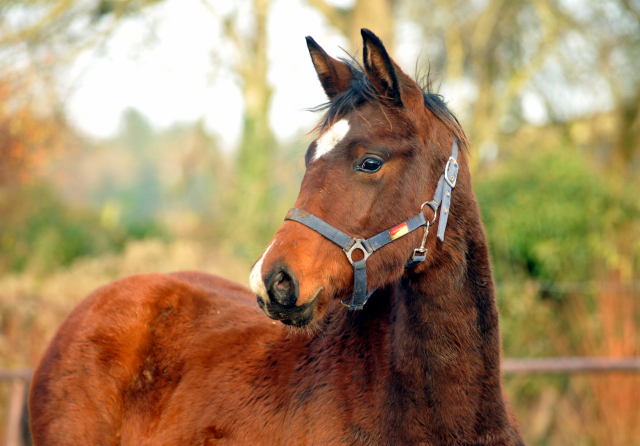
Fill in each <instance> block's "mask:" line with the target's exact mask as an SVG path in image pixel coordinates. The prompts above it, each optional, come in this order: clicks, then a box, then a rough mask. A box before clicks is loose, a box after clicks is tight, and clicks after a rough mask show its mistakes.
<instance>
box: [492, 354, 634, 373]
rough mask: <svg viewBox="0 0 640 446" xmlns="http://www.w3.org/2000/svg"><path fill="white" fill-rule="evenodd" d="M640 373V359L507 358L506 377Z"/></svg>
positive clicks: (504, 362) (575, 357) (579, 357)
mask: <svg viewBox="0 0 640 446" xmlns="http://www.w3.org/2000/svg"><path fill="white" fill-rule="evenodd" d="M592 372H640V357H622V358H609V357H585V356H574V357H556V358H505V359H504V360H503V361H502V373H503V374H504V375H507V374H514V373H592Z"/></svg>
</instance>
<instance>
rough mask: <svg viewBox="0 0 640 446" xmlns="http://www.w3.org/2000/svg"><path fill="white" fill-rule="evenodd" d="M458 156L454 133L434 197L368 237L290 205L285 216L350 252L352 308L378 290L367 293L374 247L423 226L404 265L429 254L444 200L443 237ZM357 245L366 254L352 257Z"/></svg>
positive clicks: (416, 262)
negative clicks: (428, 243)
mask: <svg viewBox="0 0 640 446" xmlns="http://www.w3.org/2000/svg"><path fill="white" fill-rule="evenodd" d="M457 158H458V141H457V139H456V137H455V136H454V137H453V148H452V150H451V156H450V157H449V160H448V161H447V164H446V166H445V168H444V173H443V174H442V175H440V179H439V180H438V186H437V187H436V191H435V193H434V194H433V198H432V199H431V201H427V202H425V203H423V204H422V206H421V207H420V212H419V213H418V214H417V215H415V216H413V217H411V218H410V219H409V220H405V221H404V222H402V223H400V224H399V225H397V226H394V227H393V228H391V229H388V230H386V231H382V232H381V233H379V234H377V235H374V236H373V237H370V238H367V239H362V238H354V237H349V236H348V235H347V234H345V233H344V232H342V231H340V230H339V229H336V228H334V227H333V226H331V225H330V224H329V223H327V222H326V221H324V220H322V219H320V218H318V217H316V216H315V215H313V214H311V213H309V212H307V211H303V210H302V209H297V208H291V209H290V210H289V212H287V215H286V217H285V220H293V221H297V222H298V223H302V224H303V225H305V226H307V227H308V228H311V229H313V230H314V231H316V232H318V233H319V234H320V235H322V236H324V237H325V238H327V239H328V240H331V241H332V242H333V243H335V244H336V245H338V246H340V247H341V248H342V250H343V251H344V253H345V255H346V256H347V260H349V263H351V265H352V266H353V281H354V283H353V296H352V297H351V302H350V303H349V304H348V305H347V304H344V302H343V304H344V305H346V306H348V307H349V309H350V310H362V308H363V307H364V304H366V303H367V300H369V297H371V295H372V294H373V292H374V291H375V289H373V290H371V292H369V293H367V259H368V258H369V257H370V256H371V254H373V252H374V251H376V250H378V249H380V248H382V247H383V246H384V245H386V244H388V243H391V242H392V241H394V240H397V239H399V238H400V237H402V236H405V235H407V234H409V233H411V232H413V231H415V230H416V229H418V228H419V227H421V226H424V236H423V237H422V244H421V245H420V247H419V248H416V249H414V250H413V255H412V256H411V258H410V259H409V261H408V262H407V264H406V265H405V269H409V268H413V267H415V266H417V265H419V264H420V263H422V262H424V260H425V259H426V258H427V249H426V248H425V243H426V241H427V235H428V234H429V226H430V225H431V224H433V223H434V222H435V220H436V218H437V216H438V208H439V207H440V204H442V206H443V209H442V213H441V214H440V221H439V223H438V234H437V236H438V238H439V239H440V241H442V242H443V241H444V231H445V229H446V228H447V221H448V219H449V208H450V206H451V192H452V190H453V188H454V187H456V181H457V179H458V167H459V166H458V161H457ZM425 205H428V206H429V207H430V208H431V209H433V213H434V215H433V220H432V221H430V222H428V221H426V219H425V218H424V213H423V212H422V209H423V208H424V206H425ZM358 249H359V250H360V251H362V254H363V256H364V257H363V258H362V259H360V260H353V252H354V251H355V250H358Z"/></svg>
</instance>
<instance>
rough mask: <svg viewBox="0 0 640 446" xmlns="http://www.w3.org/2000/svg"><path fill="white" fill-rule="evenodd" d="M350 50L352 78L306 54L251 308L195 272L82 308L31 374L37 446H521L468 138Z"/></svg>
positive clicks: (369, 46) (369, 44) (368, 43)
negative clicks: (293, 131) (318, 90)
mask: <svg viewBox="0 0 640 446" xmlns="http://www.w3.org/2000/svg"><path fill="white" fill-rule="evenodd" d="M362 37H363V58H364V63H363V65H364V68H363V69H361V68H359V67H358V66H356V65H355V64H353V63H351V62H343V61H339V60H336V59H333V58H331V57H330V56H328V55H327V53H325V52H324V51H323V50H322V49H321V48H320V47H319V46H318V45H317V44H316V43H315V41H314V40H313V39H311V38H307V44H308V47H309V52H310V54H311V59H312V61H313V64H314V66H315V69H316V71H317V73H318V77H319V79H320V82H321V84H322V86H323V88H324V90H325V92H326V94H327V96H328V97H329V100H330V102H329V103H328V104H327V106H326V108H327V112H326V115H325V117H324V120H323V121H322V123H321V124H320V126H319V129H318V130H319V137H318V138H317V140H316V141H314V142H313V143H312V144H311V145H310V147H309V150H308V151H307V154H306V156H305V161H306V165H307V170H306V173H305V176H304V179H303V182H302V186H301V189H300V194H299V196H298V199H297V201H296V203H295V208H294V209H292V210H291V211H290V212H289V213H288V214H287V219H286V221H285V222H284V223H283V225H282V226H281V227H280V229H279V230H278V231H277V232H276V234H275V235H274V237H273V240H272V241H271V243H270V245H269V247H268V248H267V249H266V251H265V252H264V254H263V255H262V257H261V258H260V259H259V260H258V262H257V263H256V264H255V265H254V267H253V268H252V270H251V275H250V282H251V288H252V291H253V292H251V291H249V290H247V289H246V288H244V287H242V286H240V285H236V284H233V283H231V282H228V281H225V280H224V279H221V278H218V277H213V276H209V275H206V274H202V273H195V272H183V273H175V274H164V275H162V274H149V275H139V276H133V277H129V278H126V279H122V280H119V281H117V282H114V283H112V284H110V285H107V286H105V287H103V288H101V289H99V290H97V291H96V292H94V293H93V294H92V295H90V296H89V297H88V298H87V299H86V300H85V301H83V302H82V303H81V304H80V305H79V306H78V307H77V308H76V309H75V310H74V311H73V312H72V313H71V314H70V315H69V317H68V318H67V320H66V321H65V322H64V323H63V324H62V326H61V327H60V329H59V331H58V333H57V334H56V336H55V337H54V339H53V340H52V342H51V345H50V346H49V348H48V349H47V351H46V352H45V354H44V355H43V357H42V359H41V361H40V364H39V365H38V368H37V369H36V372H35V375H34V379H33V384H32V388H31V395H30V410H31V427H32V431H33V438H34V442H35V444H36V445H79V444H86V445H116V444H118V445H177V444H181V445H182V444H184V445H187V444H189V445H205V444H207V445H208V444H218V443H219V444H226V445H337V444H345V445H354V446H355V445H434V446H435V445H521V444H522V440H521V437H520V434H519V433H518V429H517V425H516V421H515V418H514V417H513V416H512V414H511V411H510V410H509V408H508V407H507V406H506V403H505V400H504V399H503V396H502V388H501V384H500V343H499V333H498V315H497V309H496V304H495V298H494V288H493V280H492V277H491V268H490V265H489V258H488V252H487V245H486V240H485V236H484V232H483V229H482V225H481V223H480V217H479V214H478V209H477V205H476V202H475V199H474V197H473V193H472V191H471V180H470V175H469V169H468V164H467V156H466V153H465V151H464V149H465V147H466V145H467V141H466V139H465V137H464V134H463V132H462V130H461V128H460V126H459V124H458V122H457V121H456V119H455V118H454V117H453V115H452V114H451V113H450V112H449V111H448V109H447V108H446V106H445V105H444V103H443V102H442V101H441V99H440V97H439V96H437V95H433V94H429V93H425V92H423V91H422V90H421V89H420V88H419V86H418V85H417V84H416V83H415V82H414V81H413V80H412V79H410V78H409V77H408V76H407V75H405V74H404V73H403V72H402V71H401V70H400V68H399V67H398V66H397V65H396V64H395V63H394V62H393V60H392V59H391V58H390V57H389V56H388V54H387V52H386V50H385V48H384V46H383V45H382V42H381V41H380V40H379V39H378V38H377V37H376V36H375V35H374V34H373V33H371V32H370V31H368V30H366V29H363V30H362ZM458 147H460V149H461V150H460V152H458ZM432 226H433V228H431V227H432ZM436 226H437V230H436ZM429 228H431V229H432V230H431V231H430V232H429ZM354 236H355V237H356V238H353V237H354ZM341 248H342V249H341ZM345 254H346V255H345ZM256 295H257V300H258V305H259V307H260V308H262V310H263V311H264V313H265V314H266V315H267V316H269V317H270V318H271V319H275V320H279V321H282V323H284V324H286V325H290V326H293V327H294V328H289V329H287V330H284V329H283V325H282V324H281V323H280V322H275V321H273V320H271V319H268V318H266V317H265V316H264V315H263V314H261V313H259V312H257V311H256V310H257V306H256ZM345 305H346V306H348V307H349V308H346V307H345ZM296 327H300V328H296Z"/></svg>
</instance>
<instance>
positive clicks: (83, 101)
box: [59, 0, 546, 152]
mask: <svg viewBox="0 0 640 446" xmlns="http://www.w3.org/2000/svg"><path fill="white" fill-rule="evenodd" d="M209 1H210V3H211V4H215V5H216V6H215V7H216V11H217V12H218V13H220V14H224V13H225V11H224V8H225V6H224V5H227V8H228V7H230V6H229V5H233V4H234V3H235V2H233V1H227V2H221V1H213V0H209ZM350 2H351V1H350V0H331V3H334V4H340V3H342V4H343V5H344V4H348V3H350ZM247 3H248V2H245V3H244V4H247ZM247 16H250V14H247ZM397 28H398V30H397V35H396V42H397V45H396V48H397V51H396V52H395V54H392V57H394V59H395V60H396V61H397V62H398V63H399V64H400V66H401V67H403V68H404V69H405V70H406V71H407V73H410V74H412V73H413V72H414V71H415V60H416V59H417V58H418V57H419V56H421V55H422V56H424V54H425V52H426V53H427V54H426V56H427V58H426V59H428V47H427V46H426V45H425V44H424V42H422V41H421V37H420V33H419V31H417V30H416V29H415V25H413V27H412V25H410V24H403V25H402V26H398V27H397ZM268 30H269V46H270V50H269V51H270V52H269V59H270V71H269V80H270V82H271V84H272V85H273V86H274V97H273V101H272V109H271V114H270V116H271V126H272V129H273V130H274V132H275V134H276V136H277V137H278V138H280V139H281V140H285V141H286V140H291V139H292V138H296V137H298V135H300V134H303V133H306V132H307V131H308V130H310V129H311V128H312V127H313V125H314V124H315V122H316V121H317V119H318V116H316V115H314V114H312V113H311V112H308V111H306V109H307V108H309V107H313V106H315V105H318V104H320V103H322V102H324V101H325V100H326V98H325V95H324V93H323V91H322V89H321V87H320V84H319V82H318V81H317V77H316V74H315V72H314V70H313V66H312V64H311V61H310V58H309V54H308V51H307V47H306V42H305V39H304V37H305V36H307V35H311V36H313V37H314V39H315V40H316V41H317V42H318V43H319V44H320V45H321V46H322V47H323V48H324V49H325V50H326V51H327V52H328V53H329V54H330V55H333V56H334V57H338V56H342V55H343V54H344V53H343V51H342V49H341V47H346V40H345V39H344V37H342V36H341V35H340V34H339V33H337V32H336V31H335V30H333V29H332V28H331V27H330V26H329V25H328V23H327V21H326V19H324V17H322V16H321V15H320V14H319V13H318V12H316V11H315V10H314V9H313V8H311V7H309V6H308V5H306V3H305V2H304V1H303V0H274V1H273V4H272V8H271V11H270V17H269V22H268ZM374 32H375V31H374ZM221 36H222V31H221V29H220V20H219V18H218V17H215V16H214V15H213V14H212V13H211V11H210V10H209V9H207V8H206V7H205V6H204V4H203V0H166V1H164V2H160V3H159V4H158V5H156V6H154V7H150V8H148V9H146V10H145V12H144V14H142V15H141V16H140V17H138V18H135V19H130V20H128V21H127V22H126V23H124V24H123V25H122V26H121V27H120V28H119V29H118V31H117V32H116V33H115V34H114V35H113V37H112V38H111V39H110V40H109V41H108V43H107V44H106V45H105V47H104V48H100V49H98V50H96V49H92V50H90V51H87V52H85V53H83V54H82V55H81V56H80V57H79V58H78V59H77V60H76V62H75V63H74V64H73V65H72V67H71V68H70V69H69V70H67V71H65V72H64V73H63V74H62V75H61V76H60V80H59V83H60V89H61V90H62V92H63V96H64V97H65V98H66V101H65V102H66V104H67V114H68V117H69V119H70V121H71V122H72V123H73V124H74V125H75V126H76V128H77V129H78V130H80V131H81V132H83V133H85V134H86V135H88V136H90V137H95V138H108V137H111V136H114V135H115V134H117V132H118V129H119V126H120V124H121V116H122V112H123V111H124V110H126V109H127V108H135V109H137V110H138V111H140V112H141V113H142V114H143V115H144V116H146V117H147V118H148V119H149V121H150V122H151V124H152V125H153V126H154V127H155V128H157V129H162V128H166V127H168V126H171V125H172V124H175V123H186V122H195V121H197V120H198V119H203V120H204V123H205V127H206V128H207V129H208V130H209V131H210V132H212V133H213V134H215V135H217V137H218V138H219V141H220V144H221V147H222V149H223V150H225V151H227V152H230V151H232V150H233V149H234V148H235V147H236V145H237V142H238V140H239V136H240V131H241V119H242V112H243V100H242V96H241V92H240V89H239V88H238V84H237V82H236V80H235V79H234V77H233V73H232V71H231V69H230V68H229V67H230V63H231V62H232V61H231V60H230V59H233V57H234V54H233V52H231V51H230V47H229V45H228V43H225V41H224V39H223V38H222V37H221ZM423 59H424V57H423ZM444 74H445V76H444V80H443V82H442V85H441V88H440V92H441V93H442V94H443V95H444V97H445V99H446V101H447V102H448V104H449V106H450V108H451V109H452V110H453V111H454V113H456V114H457V116H458V117H459V118H460V119H461V121H462V122H464V121H465V113H466V112H467V111H468V110H469V103H470V102H471V101H473V99H474V98H475V96H476V94H477V92H476V91H475V89H474V88H475V86H474V85H473V84H472V83H471V82H469V81H460V82H457V83H456V82H452V81H451V80H450V79H447V78H446V73H444ZM523 106H524V108H525V116H526V117H527V119H528V120H529V121H530V122H533V123H536V124H542V123H544V122H545V120H546V114H545V110H544V105H543V104H542V102H541V101H540V99H539V98H537V97H536V96H535V95H532V94H529V95H527V94H525V95H524V98H523Z"/></svg>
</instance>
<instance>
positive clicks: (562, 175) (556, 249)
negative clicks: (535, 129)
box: [475, 147, 640, 282]
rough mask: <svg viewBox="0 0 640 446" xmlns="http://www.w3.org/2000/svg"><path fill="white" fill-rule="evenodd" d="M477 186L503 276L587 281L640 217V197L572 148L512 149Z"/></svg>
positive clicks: (501, 278) (497, 267)
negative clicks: (624, 229)
mask: <svg viewBox="0 0 640 446" xmlns="http://www.w3.org/2000/svg"><path fill="white" fill-rule="evenodd" d="M475 192H476V196H477V199H478V203H479V205H480V209H481V211H482V216H483V221H484V224H485V226H486V229H487V236H488V238H489V244H490V246H491V249H492V254H493V263H494V267H495V274H496V279H497V281H498V282H500V281H504V280H510V279H511V280H513V279H518V278H526V277H532V278H535V279H537V280H541V281H550V282H551V281H562V282H567V281H585V280H589V279H590V278H591V277H592V274H593V272H594V268H595V267H596V266H597V265H599V264H603V263H604V262H607V260H608V256H609V251H610V250H615V249H616V245H617V244H618V243H619V240H618V239H617V237H616V233H618V232H620V231H621V230H622V229H623V228H622V227H623V226H624V225H628V224H632V222H634V221H637V220H638V218H639V217H640V200H639V199H638V198H639V197H637V196H633V194H630V193H625V191H624V189H623V188H617V187H616V186H615V183H614V181H612V179H611V178H608V177H607V174H606V172H604V171H599V170H598V169H596V168H595V167H594V166H593V165H592V164H591V163H590V162H589V161H588V159H587V157H586V156H585V155H584V154H583V153H581V152H579V151H577V150H574V149H572V148H570V147H558V148H557V149H556V150H540V151H536V152H526V153H524V152H523V153H519V154H514V155H513V156H512V157H511V158H509V159H507V160H505V161H504V162H502V163H501V164H500V165H499V166H498V167H497V168H495V169H494V170H492V171H491V172H487V173H485V174H484V175H481V176H480V178H478V179H477V180H476V182H475ZM610 266H614V265H610Z"/></svg>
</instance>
